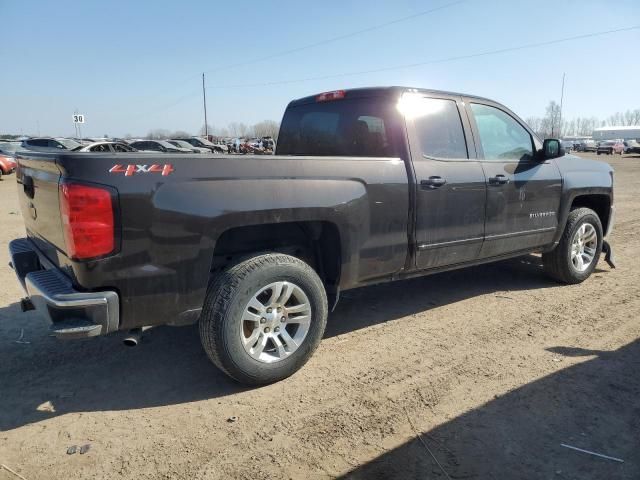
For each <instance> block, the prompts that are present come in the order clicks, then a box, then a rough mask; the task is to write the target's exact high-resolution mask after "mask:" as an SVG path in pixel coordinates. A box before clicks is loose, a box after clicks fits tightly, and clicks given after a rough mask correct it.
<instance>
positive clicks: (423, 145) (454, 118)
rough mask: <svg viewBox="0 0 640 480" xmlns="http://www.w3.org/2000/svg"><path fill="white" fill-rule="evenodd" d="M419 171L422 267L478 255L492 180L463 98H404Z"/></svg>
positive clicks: (418, 262)
mask: <svg viewBox="0 0 640 480" xmlns="http://www.w3.org/2000/svg"><path fill="white" fill-rule="evenodd" d="M401 105H402V109H403V113H404V115H405V118H406V121H407V127H408V131H409V138H410V145H411V156H412V159H413V166H414V170H415V175H416V192H415V196H416V212H415V215H416V218H415V228H416V231H415V237H416V248H417V252H416V266H417V268H418V269H428V268H437V267H442V266H448V265H454V264H459V263H464V262H469V261H472V260H475V259H476V258H477V257H478V255H479V253H480V248H481V246H482V240H483V236H484V215H485V200H486V198H485V197H486V184H485V178H484V173H483V171H482V166H481V165H480V163H479V162H478V161H477V160H476V158H475V157H476V153H475V148H474V146H473V142H472V140H471V130H470V127H469V123H468V119H467V118H466V115H465V114H464V110H463V109H464V107H463V105H462V101H461V99H460V98H459V97H456V96H449V95H429V94H419V93H409V94H405V95H404V96H403V98H402V100H401Z"/></svg>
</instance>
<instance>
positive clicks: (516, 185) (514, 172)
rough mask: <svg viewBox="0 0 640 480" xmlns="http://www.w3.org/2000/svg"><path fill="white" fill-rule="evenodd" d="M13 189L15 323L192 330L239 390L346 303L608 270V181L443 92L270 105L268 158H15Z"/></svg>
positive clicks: (273, 371) (290, 354)
mask: <svg viewBox="0 0 640 480" xmlns="http://www.w3.org/2000/svg"><path fill="white" fill-rule="evenodd" d="M17 181H18V194H19V197H20V203H21V209H22V215H23V217H24V221H25V226H26V231H27V236H26V238H22V239H18V240H14V241H13V242H12V243H11V245H10V251H11V257H12V265H13V267H14V269H15V271H16V273H17V275H18V278H19V280H20V282H22V284H23V286H24V287H25V289H26V291H27V293H28V297H25V298H24V299H23V300H22V306H23V309H25V310H27V309H32V308H36V309H37V310H39V311H40V312H42V313H43V314H44V316H46V317H47V318H48V319H49V320H50V322H51V329H52V332H53V334H54V335H56V336H57V337H60V338H77V337H89V336H95V335H104V334H109V333H112V332H116V331H123V330H124V331H129V330H132V332H133V334H134V335H135V334H137V333H138V332H139V329H140V328H141V327H147V326H153V325H163V324H169V325H185V324H191V323H195V322H199V328H200V334H201V338H202V344H203V346H204V348H205V350H206V352H207V354H208V355H209V357H210V358H211V360H212V361H213V362H214V363H215V364H216V365H217V366H218V367H219V368H220V369H222V370H223V371H225V372H226V373H227V374H229V375H230V376H231V377H233V378H234V379H236V380H238V381H240V382H243V383H248V384H264V383H269V382H274V381H277V380H279V379H282V378H285V377H287V376H288V375H291V374H292V373H293V372H295V371H296V370H297V369H299V368H300V367H301V366H302V365H303V364H304V363H305V362H306V361H307V360H308V359H309V357H310V356H311V354H312V353H313V351H314V350H315V348H316V347H317V346H318V344H319V342H320V340H321V338H322V335H323V331H324V328H325V324H326V320H327V314H328V312H329V310H330V309H331V308H332V307H333V306H334V305H335V303H336V302H337V301H338V297H339V294H340V292H341V291H344V290H347V289H351V288H354V287H360V286H364V285H370V284H374V283H378V282H384V281H389V280H401V279H405V278H409V277H413V276H419V275H426V274H431V273H436V272H441V271H443V270H450V269H454V268H462V267H466V266H470V265H476V264H480V263H485V262H493V261H496V260H502V259H505V258H509V257H515V256H518V255H524V254H528V253H532V252H541V253H542V259H543V263H544V267H545V269H546V271H547V272H548V274H549V275H551V277H553V278H554V279H556V280H558V281H560V282H564V283H579V282H582V281H583V280H585V279H586V278H587V277H589V275H590V274H591V273H592V272H593V270H594V268H595V266H596V263H597V262H598V260H599V257H600V254H601V252H602V251H604V252H605V253H606V254H607V258H606V259H607V261H609V262H610V263H611V264H613V259H612V255H611V248H610V246H609V244H608V243H607V242H606V241H605V237H606V236H607V234H608V233H609V232H610V231H611V228H612V225H613V213H614V208H613V170H612V169H611V167H610V166H609V165H608V164H606V163H602V162H596V161H589V160H583V159H580V158H578V157H575V156H569V155H565V154H564V151H563V150H562V148H561V146H560V144H559V142H558V141H557V140H546V141H545V142H541V141H540V140H539V139H538V138H537V137H536V136H535V135H534V134H533V132H532V131H531V130H530V129H529V127H528V126H527V125H526V124H525V123H524V122H523V121H522V120H520V119H519V118H518V117H517V116H516V115H515V114H514V113H512V112H511V111H509V110H508V109H507V108H505V107H504V106H502V105H500V104H498V103H496V102H493V101H491V100H487V99H485V98H479V97H474V96H468V95H462V94H456V93H448V92H439V91H429V90H419V89H411V88H400V87H391V88H366V89H354V90H339V91H334V92H327V93H323V94H320V95H316V96H311V97H307V98H302V99H299V100H295V101H293V102H291V103H290V104H289V106H288V108H287V110H286V112H285V114H284V118H283V121H282V127H281V131H280V136H279V139H278V145H277V151H276V155H275V156H259V157H252V156H246V157H238V156H221V155H215V156H213V155H210V156H209V155H202V154H198V155H190V154H185V155H182V154H181V155H161V154H160V155H150V154H145V155H140V154H136V153H118V154H114V153H59V154H45V153H33V154H29V155H24V156H21V157H19V158H18V169H17ZM389 301H393V298H389Z"/></svg>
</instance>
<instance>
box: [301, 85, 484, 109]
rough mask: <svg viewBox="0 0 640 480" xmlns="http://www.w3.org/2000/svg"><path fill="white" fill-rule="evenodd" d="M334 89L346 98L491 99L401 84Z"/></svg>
mask: <svg viewBox="0 0 640 480" xmlns="http://www.w3.org/2000/svg"><path fill="white" fill-rule="evenodd" d="M336 91H342V92H344V93H345V97H346V98H366V97H382V98H384V97H388V98H390V99H395V98H398V97H399V96H400V95H402V94H403V93H404V92H419V93H427V94H428V93H431V94H439V95H455V96H464V97H472V98H476V99H479V100H488V101H492V100H490V99H488V98H484V97H480V96H477V95H469V94H466V93H457V92H448V91H445V90H432V89H428V88H416V87H401V86H388V87H364V88H350V89H344V90H336ZM322 93H324V92H318V93H316V94H315V95H310V96H308V97H302V98H297V99H295V100H292V101H291V102H289V106H290V107H293V106H296V105H304V104H308V103H315V102H316V98H317V97H318V95H321V94H322Z"/></svg>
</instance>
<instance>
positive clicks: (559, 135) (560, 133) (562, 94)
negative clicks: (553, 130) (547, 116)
mask: <svg viewBox="0 0 640 480" xmlns="http://www.w3.org/2000/svg"><path fill="white" fill-rule="evenodd" d="M564 76H565V73H563V74H562V90H561V91H560V125H558V137H561V136H562V103H563V102H564Z"/></svg>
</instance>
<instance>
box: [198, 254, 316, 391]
mask: <svg viewBox="0 0 640 480" xmlns="http://www.w3.org/2000/svg"><path fill="white" fill-rule="evenodd" d="M276 281H288V282H292V283H294V284H296V285H297V286H299V287H300V288H301V289H302V290H303V292H304V293H305V294H306V296H307V298H308V300H309V304H310V305H311V322H310V326H309V330H308V332H307V334H306V337H305V338H304V340H303V341H302V343H301V344H300V346H299V347H298V348H297V350H295V351H294V352H293V353H291V354H290V355H289V356H287V357H285V358H283V359H281V360H279V361H277V362H275V363H264V362H261V361H258V360H256V359H254V358H253V357H251V356H250V355H249V354H248V353H247V352H246V351H245V349H244V346H243V343H242V340H241V329H242V321H241V318H242V315H243V311H244V308H245V307H246V305H247V303H248V302H249V300H250V299H251V298H252V297H253V296H254V295H255V294H256V293H257V292H258V291H259V290H260V289H261V288H263V287H265V286H267V285H269V284H270V283H273V282H276ZM327 311H328V307H327V296H326V292H325V290H324V286H323V284H322V281H321V280H320V278H319V277H318V275H317V274H316V272H315V271H314V270H313V269H312V268H311V267H310V266H309V265H307V264H306V263H305V262H303V261H302V260H299V259H297V258H295V257H291V256H289V255H283V254H276V253H273V254H263V255H257V256H254V257H251V258H248V259H246V260H243V261H241V262H239V263H237V264H236V265H233V266H232V267H229V268H228V269H226V270H224V271H223V272H220V273H219V274H217V275H215V277H213V278H212V279H211V281H210V282H209V289H208V291H207V296H206V298H205V302H204V307H203V310H202V315H201V316H200V325H199V328H200V339H201V341H202V345H203V347H204V349H205V352H206V353H207V355H208V357H209V358H210V359H211V361H212V362H213V363H214V364H215V365H216V366H217V367H218V368H219V369H220V370H222V371H223V372H225V373H226V374H227V375H229V376H230V377H231V378H233V379H234V380H236V381H238V382H240V383H243V384H247V385H265V384H269V383H273V382H277V381H278V380H282V379H284V378H287V377H289V376H290V375H292V374H294V373H295V372H296V371H297V370H299V369H300V368H301V367H302V366H303V365H304V364H305V363H307V361H308V360H309V358H311V355H312V354H313V352H314V351H315V349H316V348H317V347H318V345H319V344H320V341H321V340H322V336H323V335H324V329H325V326H326V323H327Z"/></svg>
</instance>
